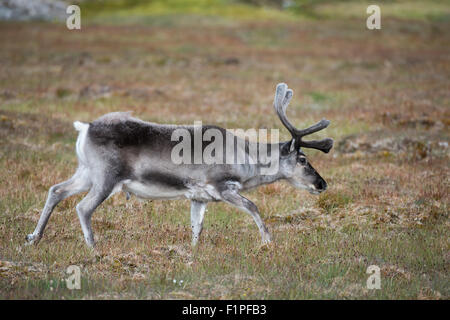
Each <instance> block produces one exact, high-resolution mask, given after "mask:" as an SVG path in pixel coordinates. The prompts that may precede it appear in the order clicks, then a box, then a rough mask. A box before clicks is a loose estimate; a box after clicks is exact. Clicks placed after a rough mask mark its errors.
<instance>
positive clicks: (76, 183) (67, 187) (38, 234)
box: [26, 167, 92, 244]
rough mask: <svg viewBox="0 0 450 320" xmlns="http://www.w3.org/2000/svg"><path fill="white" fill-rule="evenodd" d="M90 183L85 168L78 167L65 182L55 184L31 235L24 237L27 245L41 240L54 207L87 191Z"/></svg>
mask: <svg viewBox="0 0 450 320" xmlns="http://www.w3.org/2000/svg"><path fill="white" fill-rule="evenodd" d="M91 185H92V183H91V181H90V179H89V174H88V172H87V169H86V168H83V167H79V168H78V169H77V171H76V172H75V174H74V175H73V176H72V177H71V178H70V179H69V180H67V181H64V182H61V183H58V184H55V185H54V186H52V187H50V189H49V191H48V196H47V201H46V202H45V206H44V209H43V210H42V213H41V216H40V217H39V221H38V223H37V225H36V228H35V230H34V232H33V233H31V234H29V235H27V236H26V240H27V241H28V243H30V244H32V243H38V242H39V240H40V239H41V238H42V235H43V233H44V229H45V226H46V225H47V222H48V220H49V219H50V216H51V214H52V212H53V210H54V209H55V207H56V205H57V204H58V203H60V202H61V201H62V200H64V199H66V198H68V197H70V196H73V195H75V194H78V193H81V192H85V191H88V190H89V188H90V187H91Z"/></svg>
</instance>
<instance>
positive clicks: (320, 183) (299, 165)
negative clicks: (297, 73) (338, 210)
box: [273, 83, 333, 194]
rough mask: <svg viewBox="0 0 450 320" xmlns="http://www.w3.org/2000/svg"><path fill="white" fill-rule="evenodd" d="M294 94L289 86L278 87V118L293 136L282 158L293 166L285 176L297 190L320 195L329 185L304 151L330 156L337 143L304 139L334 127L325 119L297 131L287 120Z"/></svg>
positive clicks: (282, 153)
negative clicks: (318, 152) (314, 150)
mask: <svg viewBox="0 0 450 320" xmlns="http://www.w3.org/2000/svg"><path fill="white" fill-rule="evenodd" d="M292 95H293V92H292V90H291V89H288V86H287V85H286V84H284V83H280V84H278V85H277V89H276V93H275V99H274V101H273V105H274V107H275V110H276V112H277V114H278V117H279V118H280V120H281V122H282V123H283V125H284V126H285V127H286V129H288V130H289V132H290V133H291V135H292V140H291V141H290V142H288V143H286V144H285V145H284V147H283V148H282V150H281V157H283V158H285V159H286V160H287V163H288V164H289V165H287V166H286V169H285V175H286V178H287V180H288V181H289V182H290V183H291V184H292V185H293V186H294V187H296V188H302V189H306V190H308V191H309V192H310V193H313V194H319V193H321V192H323V191H325V190H326V188H327V183H326V182H325V180H324V179H323V178H322V177H321V176H320V175H319V173H318V172H317V171H316V170H315V169H314V168H313V167H312V166H311V164H310V163H309V161H308V160H307V158H306V155H305V154H304V153H303V151H302V150H301V148H302V147H304V148H313V149H317V150H320V151H322V152H325V153H328V152H329V151H330V149H331V148H332V147H333V140H332V139H330V138H326V139H323V140H311V141H303V140H302V138H303V137H304V136H307V135H310V134H312V133H314V132H317V131H320V130H322V129H325V128H326V127H328V125H329V124H330V121H328V120H325V119H322V120H320V121H319V122H318V123H316V124H315V125H313V126H311V127H309V128H306V129H297V128H295V127H294V126H293V125H292V124H291V123H290V122H289V121H288V119H287V117H286V108H287V106H288V105H289V102H290V101H291V99H292Z"/></svg>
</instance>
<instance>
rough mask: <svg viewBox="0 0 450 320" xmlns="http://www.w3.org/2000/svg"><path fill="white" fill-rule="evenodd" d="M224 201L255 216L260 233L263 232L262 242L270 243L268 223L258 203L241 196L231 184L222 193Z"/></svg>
mask: <svg viewBox="0 0 450 320" xmlns="http://www.w3.org/2000/svg"><path fill="white" fill-rule="evenodd" d="M220 194H221V196H222V199H223V201H225V202H227V203H229V204H232V205H233V206H235V207H237V208H239V209H241V210H243V211H245V212H247V213H248V214H250V215H251V216H252V217H253V220H255V223H256V225H257V226H258V229H259V233H260V234H261V241H262V244H268V243H270V241H271V237H270V233H269V230H267V227H266V225H265V224H264V222H263V221H262V219H261V217H260V216H259V211H258V208H257V207H256V205H255V204H254V203H253V202H251V201H250V200H248V199H247V198H245V197H243V196H241V195H240V194H239V193H238V190H237V189H236V188H235V187H234V186H233V185H230V186H229V187H228V188H227V189H225V190H223V191H222V192H221V193H220Z"/></svg>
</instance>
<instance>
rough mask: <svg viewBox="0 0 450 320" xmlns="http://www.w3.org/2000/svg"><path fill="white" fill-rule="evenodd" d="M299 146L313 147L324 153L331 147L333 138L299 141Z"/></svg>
mask: <svg viewBox="0 0 450 320" xmlns="http://www.w3.org/2000/svg"><path fill="white" fill-rule="evenodd" d="M300 146H301V147H305V148H313V149H317V150H320V151H322V152H324V153H328V152H330V150H331V148H333V139H331V138H325V139H322V140H311V141H300Z"/></svg>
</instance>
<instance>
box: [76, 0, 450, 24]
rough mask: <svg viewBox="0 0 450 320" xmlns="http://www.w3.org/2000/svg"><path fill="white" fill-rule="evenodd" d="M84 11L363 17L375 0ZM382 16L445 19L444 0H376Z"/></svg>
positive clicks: (146, 17)
mask: <svg viewBox="0 0 450 320" xmlns="http://www.w3.org/2000/svg"><path fill="white" fill-rule="evenodd" d="M76 3H78V4H80V5H81V6H82V8H83V14H84V15H85V16H87V17H91V18H94V20H95V21H97V22H124V23H126V22H139V23H142V22H153V21H154V20H152V19H151V18H152V17H156V16H164V15H166V16H173V15H186V14H187V15H192V16H203V17H208V16H209V17H211V16H213V17H228V18H232V19H234V18H236V19H247V20H248V19H249V20H252V19H258V20H260V19H278V20H296V19H341V18H364V17H366V8H367V7H368V6H369V5H370V4H374V1H365V0H89V1H86V0H79V1H76ZM376 4H378V5H382V16H383V17H390V18H402V19H418V20H432V21H436V20H438V21H442V20H446V21H448V20H449V19H450V6H449V5H448V1H445V0H428V1H421V0H393V1H387V0H378V1H376Z"/></svg>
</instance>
